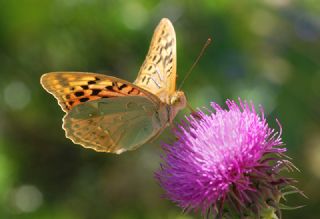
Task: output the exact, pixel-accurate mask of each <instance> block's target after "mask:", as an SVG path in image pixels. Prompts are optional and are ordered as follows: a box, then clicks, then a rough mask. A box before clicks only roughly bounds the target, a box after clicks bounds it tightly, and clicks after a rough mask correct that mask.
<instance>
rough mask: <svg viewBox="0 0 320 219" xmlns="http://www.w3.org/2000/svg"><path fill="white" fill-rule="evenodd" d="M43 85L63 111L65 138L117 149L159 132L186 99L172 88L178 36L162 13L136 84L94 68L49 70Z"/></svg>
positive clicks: (99, 148) (106, 149)
mask: <svg viewBox="0 0 320 219" xmlns="http://www.w3.org/2000/svg"><path fill="white" fill-rule="evenodd" d="M41 85H42V86H43V87H44V89H46V90H47V91H48V92H49V93H51V94H52V95H53V96H54V97H55V98H56V99H57V100H58V103H59V105H60V106H61V108H62V110H63V111H65V112H66V115H65V116H64V118H63V129H64V130H65V132H66V137H68V138H70V139H71V140H72V141H73V142H74V143H76V144H80V145H82V146H83V147H85V148H92V149H94V150H96V151H102V152H111V153H117V154H120V153H122V152H124V151H127V150H133V149H136V148H137V147H139V146H140V145H143V144H145V143H147V142H149V141H151V140H152V139H154V138H155V137H157V136H158V135H159V134H161V132H162V131H163V130H164V129H165V127H166V126H168V125H169V124H170V123H171V122H172V120H173V119H174V117H175V116H176V114H177V113H178V111H179V110H181V109H183V108H184V107H185V106H186V102H187V101H186V97H185V95H184V93H183V92H182V91H176V88H175V85H176V36H175V32H174V28H173V26H172V24H171V22H170V21H169V19H166V18H163V19H162V20H161V21H160V23H159V25H158V26H157V28H156V29H155V31H154V34H153V37H152V41H151V45H150V48H149V51H148V54H147V56H146V58H145V60H144V62H143V64H142V66H141V68H140V71H139V74H138V77H137V79H136V80H135V81H134V83H130V82H128V81H125V80H122V79H119V78H115V77H111V76H106V75H103V74H96V73H83V72H51V73H47V74H44V75H42V77H41Z"/></svg>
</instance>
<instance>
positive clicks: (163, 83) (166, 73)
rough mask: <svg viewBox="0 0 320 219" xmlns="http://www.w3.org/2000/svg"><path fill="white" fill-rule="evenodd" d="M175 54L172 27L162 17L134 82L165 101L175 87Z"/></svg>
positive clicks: (174, 38) (167, 20)
mask: <svg viewBox="0 0 320 219" xmlns="http://www.w3.org/2000/svg"><path fill="white" fill-rule="evenodd" d="M176 56H177V55H176V34H175V31H174V28H173V26H172V24H171V22H170V20H169V19H167V18H163V19H162V20H161V21H160V23H159V24H158V26H157V28H156V29H155V31H154V34H153V37H152V40H151V44H150V48H149V51H148V54H147V56H146V58H145V60H144V62H143V64H142V66H141V68H140V71H139V74H138V77H137V79H136V80H135V82H134V84H136V85H138V86H139V87H142V88H144V89H145V90H148V91H149V92H151V93H153V94H155V95H157V96H158V97H159V98H160V99H161V100H162V101H163V102H166V101H165V100H166V99H168V96H169V95H170V94H173V93H174V92H175V89H176V88H175V86H176V65H177V64H176Z"/></svg>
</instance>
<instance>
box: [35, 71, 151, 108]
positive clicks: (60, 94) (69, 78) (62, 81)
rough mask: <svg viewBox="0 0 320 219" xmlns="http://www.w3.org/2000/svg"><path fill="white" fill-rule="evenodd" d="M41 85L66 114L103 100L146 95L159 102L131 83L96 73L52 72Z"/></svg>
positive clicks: (43, 79)
mask: <svg viewBox="0 0 320 219" xmlns="http://www.w3.org/2000/svg"><path fill="white" fill-rule="evenodd" d="M41 84H42V86H43V87H44V88H45V89H46V90H47V91H48V92H49V93H51V94H52V95H53V96H54V97H55V98H56V99H57V100H58V103H59V105H60V106H61V108H62V110H63V111H65V112H68V111H69V110H70V109H72V108H73V107H74V106H76V105H78V104H83V103H85V102H87V101H92V100H97V99H101V98H110V97H123V96H141V95H142V96H143V95H144V96H148V97H149V98H151V99H153V100H157V97H154V96H153V95H152V94H149V93H148V92H146V91H144V90H143V89H140V88H139V87H137V86H135V85H133V84H132V83H130V82H127V81H125V80H121V79H118V78H115V77H110V76H106V75H102V74H95V73H84V72H51V73H47V74H44V75H43V76H42V77H41Z"/></svg>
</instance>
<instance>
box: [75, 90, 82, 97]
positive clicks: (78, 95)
mask: <svg viewBox="0 0 320 219" xmlns="http://www.w3.org/2000/svg"><path fill="white" fill-rule="evenodd" d="M74 95H76V96H77V97H81V96H83V95H84V92H83V91H77V92H75V93H74Z"/></svg>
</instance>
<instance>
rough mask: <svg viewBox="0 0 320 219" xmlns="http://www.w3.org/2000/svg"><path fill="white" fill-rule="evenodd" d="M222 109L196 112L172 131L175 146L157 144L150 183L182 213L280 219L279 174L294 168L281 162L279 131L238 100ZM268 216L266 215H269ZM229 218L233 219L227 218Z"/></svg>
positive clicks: (283, 184) (286, 184)
mask: <svg viewBox="0 0 320 219" xmlns="http://www.w3.org/2000/svg"><path fill="white" fill-rule="evenodd" d="M226 104H227V109H222V108H221V107H220V106H219V105H218V104H216V103H211V106H212V108H213V111H211V110H209V109H206V111H208V112H206V113H205V112H204V111H203V110H198V111H197V112H195V113H193V114H191V115H190V116H187V117H186V121H184V122H182V124H180V125H178V127H177V128H176V129H175V130H174V133H175V135H176V137H177V140H176V141H175V142H174V143H172V144H163V145H162V147H163V149H164V152H165V155H164V156H163V162H162V164H161V169H160V170H159V171H158V172H157V173H156V178H157V179H158V180H159V182H160V185H161V186H162V187H163V188H164V190H165V196H166V197H167V198H168V199H171V200H172V201H174V202H175V203H177V204H178V205H179V206H180V207H182V208H183V209H184V210H186V211H188V210H192V209H193V210H195V211H198V210H200V211H201V212H202V214H203V215H208V214H210V215H211V214H212V215H214V216H216V217H219V216H222V215H223V216H224V217H228V215H229V216H230V217H233V216H234V215H240V216H242V217H247V216H249V217H250V216H252V215H254V216H253V218H256V217H258V216H263V214H266V212H269V213H270V212H271V213H272V214H275V215H278V217H280V210H279V206H280V203H279V201H280V199H281V197H283V195H285V192H284V190H285V189H288V188H289V189H294V187H291V183H292V182H293V180H292V179H289V178H286V177H282V176H280V175H279V172H280V171H281V170H282V169H283V168H287V169H289V170H292V169H293V168H295V167H294V166H293V164H292V163H291V162H289V161H288V160H287V158H286V157H285V156H284V154H283V153H284V152H285V151H286V148H284V147H283V143H282V140H281V125H280V123H279V122H278V124H279V131H278V132H277V131H275V130H274V129H272V128H270V127H269V126H268V124H267V121H266V118H265V117H264V113H263V109H262V108H261V107H260V110H259V111H260V112H259V113H257V112H256V111H255V108H254V105H253V104H252V103H250V104H249V103H247V102H245V101H241V100H240V99H239V105H238V104H237V103H236V102H235V101H231V100H228V101H226ZM270 209H271V211H268V210H270ZM232 215H233V216H232Z"/></svg>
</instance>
